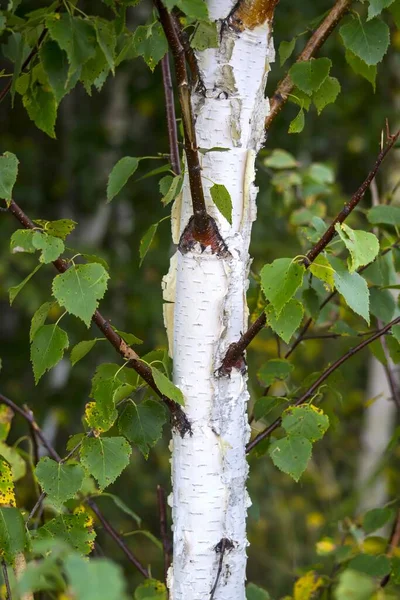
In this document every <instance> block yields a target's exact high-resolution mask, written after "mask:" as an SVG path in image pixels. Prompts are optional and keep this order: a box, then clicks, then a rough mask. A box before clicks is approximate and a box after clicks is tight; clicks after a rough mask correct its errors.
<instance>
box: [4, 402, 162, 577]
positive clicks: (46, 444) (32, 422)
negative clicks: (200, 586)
mask: <svg viewBox="0 0 400 600" xmlns="http://www.w3.org/2000/svg"><path fill="white" fill-rule="evenodd" d="M0 403H3V404H6V405H7V406H9V407H10V408H12V409H13V411H14V412H16V413H18V414H19V415H20V416H21V417H23V418H24V419H25V420H26V421H27V422H28V423H29V424H30V425H31V426H33V428H34V430H35V433H36V435H37V437H38V438H39V440H40V441H41V442H42V444H43V446H44V447H45V448H46V450H47V451H48V453H49V455H50V456H51V457H52V458H53V459H54V460H55V461H56V462H58V463H62V462H64V461H65V460H66V458H65V459H62V458H61V457H60V455H59V454H58V453H57V452H56V450H55V449H54V448H53V446H52V445H51V444H50V443H49V442H48V441H47V440H46V438H45V436H44V434H43V432H42V430H41V429H40V427H39V426H38V424H37V423H36V421H35V418H34V416H33V413H32V411H29V412H28V411H26V410H24V409H23V408H21V407H20V406H18V404H15V402H13V401H12V400H10V399H9V398H7V397H6V396H4V395H3V394H1V393H0ZM74 450H75V449H74ZM70 454H71V453H70ZM43 494H44V496H43V498H39V500H40V503H39V500H38V501H37V502H36V504H35V506H34V508H33V509H32V511H31V514H30V515H29V517H28V520H29V519H31V518H32V517H31V515H32V516H33V514H34V513H35V512H36V510H37V509H38V508H39V506H40V505H41V503H42V502H43V499H44V497H45V493H44V492H43ZM43 494H42V495H43ZM42 495H41V496H42ZM85 501H86V502H87V503H88V504H89V506H90V508H91V509H92V510H93V512H94V513H95V515H96V516H97V518H98V519H99V521H100V522H101V524H102V525H103V527H104V529H105V531H107V533H108V534H109V535H110V536H111V537H112V538H113V540H114V541H115V542H116V543H117V544H118V546H119V547H120V548H121V550H122V551H123V552H124V554H125V555H126V556H127V557H128V559H129V560H130V562H131V563H132V564H133V565H134V566H135V567H136V568H137V569H138V570H139V571H140V573H142V575H143V576H144V577H146V578H148V577H150V575H149V572H148V570H147V569H146V568H145V567H144V566H143V565H142V564H141V562H140V561H139V560H138V559H137V558H136V557H135V556H134V554H132V552H131V550H130V549H129V548H128V546H127V545H126V544H125V542H124V540H123V539H122V537H121V536H120V535H119V534H118V532H117V531H115V529H114V528H113V527H112V525H111V524H110V523H109V522H108V521H107V519H106V518H105V516H104V515H103V513H102V512H101V511H100V509H99V508H98V506H97V504H96V503H95V501H94V500H92V499H91V498H85Z"/></svg>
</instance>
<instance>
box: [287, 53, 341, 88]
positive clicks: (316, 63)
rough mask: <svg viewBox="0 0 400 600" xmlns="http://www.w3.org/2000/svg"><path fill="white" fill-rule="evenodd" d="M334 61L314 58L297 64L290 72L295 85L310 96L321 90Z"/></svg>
mask: <svg viewBox="0 0 400 600" xmlns="http://www.w3.org/2000/svg"><path fill="white" fill-rule="evenodd" d="M331 67H332V61H331V60H330V59H329V58H312V59H311V60H307V61H301V62H296V63H295V64H294V65H293V66H292V67H291V68H290V70H289V75H290V77H291V79H292V81H293V83H294V84H295V85H296V86H297V87H298V88H299V90H301V91H302V92H304V93H305V94H308V95H309V96H310V95H311V94H312V93H313V92H316V91H317V90H319V88H320V87H321V85H322V84H323V83H324V81H325V79H326V78H327V77H328V75H329V71H330V70H331Z"/></svg>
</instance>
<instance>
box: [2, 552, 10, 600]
mask: <svg viewBox="0 0 400 600" xmlns="http://www.w3.org/2000/svg"><path fill="white" fill-rule="evenodd" d="M1 568H2V571H3V579H4V584H5V586H6V592H7V595H6V600H12V595H11V586H10V580H9V578H8V571H7V564H6V561H5V560H4V559H2V561H1Z"/></svg>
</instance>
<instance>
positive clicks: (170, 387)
mask: <svg viewBox="0 0 400 600" xmlns="http://www.w3.org/2000/svg"><path fill="white" fill-rule="evenodd" d="M151 372H152V374H153V377H154V381H155V384H156V386H157V387H158V389H159V390H160V392H161V393H162V394H164V396H167V398H170V400H174V401H175V402H177V403H178V404H180V405H181V406H184V405H185V398H184V396H183V394H182V392H181V390H180V389H179V388H178V387H176V385H174V384H173V383H172V381H170V380H169V379H168V377H166V375H164V373H161V371H159V370H158V369H156V367H153V366H152V367H151Z"/></svg>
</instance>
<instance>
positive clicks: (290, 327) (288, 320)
mask: <svg viewBox="0 0 400 600" xmlns="http://www.w3.org/2000/svg"><path fill="white" fill-rule="evenodd" d="M265 312H266V315H267V321H268V325H269V326H270V327H271V329H272V330H273V331H275V333H277V334H278V335H279V337H281V338H282V339H283V341H284V342H286V343H287V344H288V343H289V341H290V339H291V337H292V335H293V334H294V332H295V331H296V330H297V329H298V327H299V326H300V323H301V321H302V319H303V315H304V309H303V306H302V304H301V303H300V302H299V301H298V300H296V299H295V298H292V299H291V300H289V302H288V303H287V304H285V306H284V307H283V308H282V311H281V313H280V315H279V316H278V317H277V316H276V314H275V311H274V309H273V307H272V305H271V304H269V305H268V306H267V307H266V309H265Z"/></svg>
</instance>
